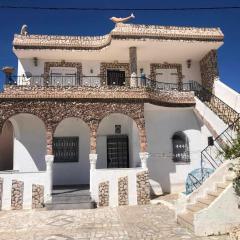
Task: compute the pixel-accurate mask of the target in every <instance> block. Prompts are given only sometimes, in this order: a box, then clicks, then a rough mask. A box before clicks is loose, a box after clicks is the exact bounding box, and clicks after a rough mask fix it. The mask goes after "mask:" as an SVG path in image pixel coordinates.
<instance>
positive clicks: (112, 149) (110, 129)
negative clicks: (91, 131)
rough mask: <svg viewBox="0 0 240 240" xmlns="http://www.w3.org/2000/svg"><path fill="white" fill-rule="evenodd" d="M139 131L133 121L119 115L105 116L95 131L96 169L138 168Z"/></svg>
mask: <svg viewBox="0 0 240 240" xmlns="http://www.w3.org/2000/svg"><path fill="white" fill-rule="evenodd" d="M139 152H140V143H139V129H138V127H137V124H136V123H135V121H134V120H133V119H132V118H130V117H128V116H126V115H124V114H120V113H113V114H110V115H108V116H106V117H105V118H104V119H103V120H102V121H101V122H100V124H99V128H98V131H97V154H98V161H97V168H128V167H138V166H140V158H139Z"/></svg>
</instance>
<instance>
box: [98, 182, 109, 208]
mask: <svg viewBox="0 0 240 240" xmlns="http://www.w3.org/2000/svg"><path fill="white" fill-rule="evenodd" d="M98 206H99V207H107V206H109V181H106V182H102V183H99V185H98Z"/></svg>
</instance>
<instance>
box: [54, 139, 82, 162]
mask: <svg viewBox="0 0 240 240" xmlns="http://www.w3.org/2000/svg"><path fill="white" fill-rule="evenodd" d="M56 139H65V140H67V139H72V140H74V139H75V142H73V143H74V144H76V147H75V149H74V151H75V153H76V156H75V158H74V160H70V161H69V160H68V161H67V160H66V158H65V159H64V158H63V159H64V160H62V161H59V160H56V159H58V158H57V157H56V155H58V154H56V150H59V149H56V148H55V143H56V142H55V141H56ZM67 147H68V146H65V149H63V150H62V151H64V150H66V148H67ZM70 148H71V146H70ZM53 155H54V163H76V162H79V137H78V136H56V137H53Z"/></svg>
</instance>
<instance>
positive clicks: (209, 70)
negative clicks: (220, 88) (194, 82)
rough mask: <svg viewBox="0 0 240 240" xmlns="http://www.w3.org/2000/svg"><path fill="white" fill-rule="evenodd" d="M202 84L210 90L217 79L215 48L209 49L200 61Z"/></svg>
mask: <svg viewBox="0 0 240 240" xmlns="http://www.w3.org/2000/svg"><path fill="white" fill-rule="evenodd" d="M200 71H201V77H202V85H203V87H205V88H206V89H208V90H210V91H212V90H213V85H214V81H215V80H218V79H219V72H218V63H217V50H211V51H210V52H209V53H207V54H206V55H205V56H204V57H203V59H202V60H201V61H200Z"/></svg>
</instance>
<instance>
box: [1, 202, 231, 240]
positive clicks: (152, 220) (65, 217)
mask: <svg viewBox="0 0 240 240" xmlns="http://www.w3.org/2000/svg"><path fill="white" fill-rule="evenodd" d="M3 239H4V240H9V239H11V240H87V239H88V240H90V239H94V240H100V239H101V240H106V239H109V240H110V239H111V240H112V239H123V240H128V239H129V240H130V239H131V240H140V239H146V240H148V239H149V240H150V239H151V240H155V239H156V240H157V239H158V240H163V239H164V240H178V239H179V240H180V239H181V240H182V239H191V240H227V239H229V238H228V236H212V237H196V236H194V234H193V233H191V232H189V231H188V230H186V229H185V228H182V227H181V226H179V225H178V224H177V223H176V221H175V218H174V212H173V211H172V210H170V209H169V208H168V207H166V206H164V205H161V204H160V205H147V206H131V207H116V208H110V207H108V208H98V209H89V210H58V211H45V210H39V211H2V212H0V240H3Z"/></svg>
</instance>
